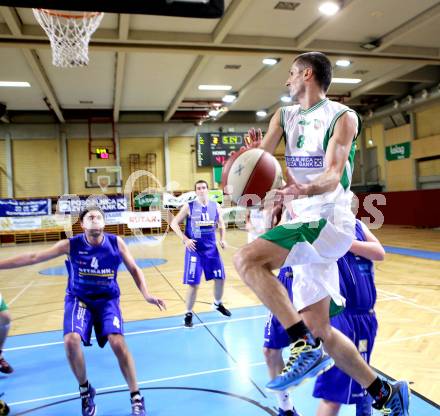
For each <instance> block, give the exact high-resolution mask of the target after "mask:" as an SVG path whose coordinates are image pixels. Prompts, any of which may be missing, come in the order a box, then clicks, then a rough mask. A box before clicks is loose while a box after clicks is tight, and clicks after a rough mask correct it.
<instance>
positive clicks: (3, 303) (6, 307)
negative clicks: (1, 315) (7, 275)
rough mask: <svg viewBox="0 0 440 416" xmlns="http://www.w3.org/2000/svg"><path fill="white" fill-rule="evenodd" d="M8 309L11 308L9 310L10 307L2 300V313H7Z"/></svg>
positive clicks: (0, 305) (0, 308) (0, 310)
mask: <svg viewBox="0 0 440 416" xmlns="http://www.w3.org/2000/svg"><path fill="white" fill-rule="evenodd" d="M8 309H9V308H8V305H6V302H5V300H4V299H2V301H1V303H0V312H4V311H7V310H8Z"/></svg>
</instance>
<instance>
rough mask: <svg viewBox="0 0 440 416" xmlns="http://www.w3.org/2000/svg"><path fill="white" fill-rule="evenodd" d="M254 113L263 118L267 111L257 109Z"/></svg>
mask: <svg viewBox="0 0 440 416" xmlns="http://www.w3.org/2000/svg"><path fill="white" fill-rule="evenodd" d="M256 114H257V116H258V117H261V118H264V117H266V116H267V111H265V110H259V111H257V113H256Z"/></svg>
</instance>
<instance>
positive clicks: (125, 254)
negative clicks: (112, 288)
mask: <svg viewBox="0 0 440 416" xmlns="http://www.w3.org/2000/svg"><path fill="white" fill-rule="evenodd" d="M118 248H119V252H120V253H121V257H122V261H123V262H124V264H125V267H127V270H128V271H129V272H130V274H131V275H132V277H133V280H134V281H135V283H136V286H137V287H138V289H139V291H140V292H141V293H142V296H143V297H144V299H145V300H146V301H147V302H148V303H151V304H152V305H156V306H157V307H158V308H159V309H160V310H161V311H162V310H164V309H166V305H165V302H164V301H163V300H162V299H159V298H156V297H155V296H152V295H151V294H150V292H149V291H148V288H147V283H146V282H145V276H144V273H143V271H142V270H141V268H140V267H139V266H138V265H137V264H136V262H135V261H134V258H133V256H132V255H131V253H130V251H129V250H128V247H127V244H125V242H124V240H123V239H122V238H121V237H118Z"/></svg>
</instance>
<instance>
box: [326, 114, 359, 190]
mask: <svg viewBox="0 0 440 416" xmlns="http://www.w3.org/2000/svg"><path fill="white" fill-rule="evenodd" d="M347 112H352V113H354V114H356V117H357V118H358V129H357V133H356V136H355V137H353V143H352V145H351V149H350V153H349V154H348V162H349V163H350V168H351V172H352V173H353V169H354V156H355V153H356V144H355V141H356V139H357V138H358V136H359V134H360V133H361V130H362V120H361V118H360V117H359V114H358V113H356V111H353V110H351V109H350V108H343V109H342V110H341V111H339V112H337V113H336V114H335V116H334V117H333V120H332V122H331V123H330V127H329V128H328V129H327V131H326V133H325V136H324V143H323V148H324V152H326V151H327V147H328V143H329V141H330V139H331V137H332V136H333V133H334V130H335V125H336V122H337V121H338V120H339V119H340V118H341V117H342V116H343V115H344V114H345V113H347ZM340 183H341V186H342V187H343V188H344V190H347V189H348V188H350V185H351V180H350V178H349V177H348V172H347V169H346V168H344V172H342V176H341V180H340Z"/></svg>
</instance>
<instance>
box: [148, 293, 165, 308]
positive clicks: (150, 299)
mask: <svg viewBox="0 0 440 416" xmlns="http://www.w3.org/2000/svg"><path fill="white" fill-rule="evenodd" d="M145 300H146V301H147V302H148V303H151V304H152V305H156V306H157V307H158V308H159V310H161V311H165V310H166V309H167V307H166V305H165V302H164V301H163V300H162V299H159V298H156V297H155V296H147V297H146V298H145Z"/></svg>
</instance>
